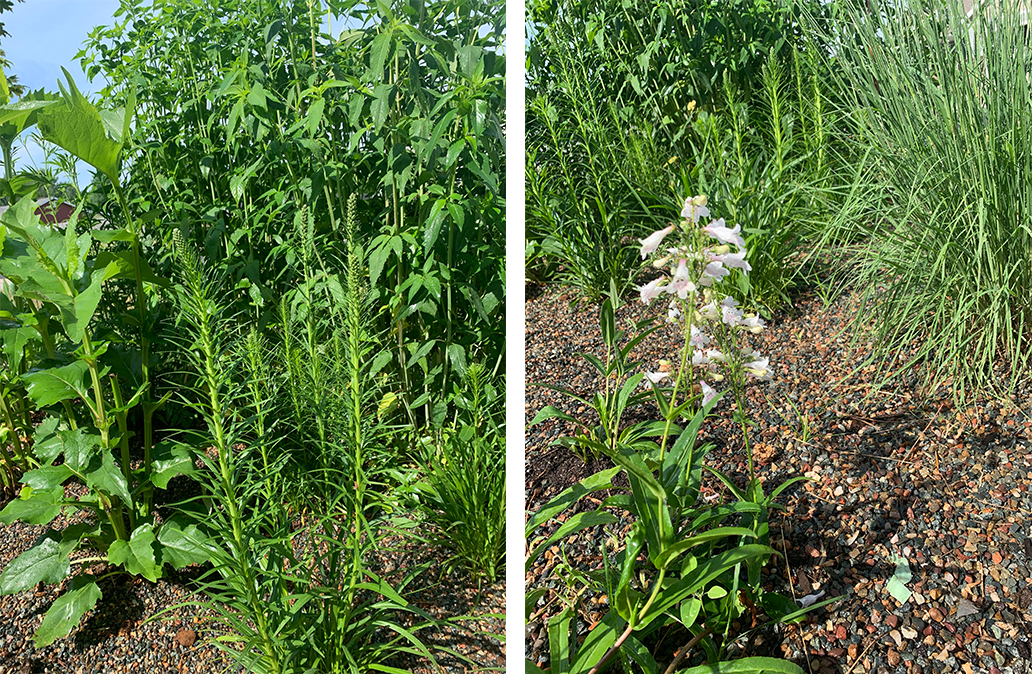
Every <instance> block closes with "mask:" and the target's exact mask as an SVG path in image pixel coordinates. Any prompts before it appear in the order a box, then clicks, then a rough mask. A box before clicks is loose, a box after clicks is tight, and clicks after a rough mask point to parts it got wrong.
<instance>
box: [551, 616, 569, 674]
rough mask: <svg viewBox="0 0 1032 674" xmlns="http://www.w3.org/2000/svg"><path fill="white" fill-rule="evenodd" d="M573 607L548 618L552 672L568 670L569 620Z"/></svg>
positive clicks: (562, 673)
mask: <svg viewBox="0 0 1032 674" xmlns="http://www.w3.org/2000/svg"><path fill="white" fill-rule="evenodd" d="M571 620H573V609H571V608H569V607H567V608H566V609H564V610H563V611H561V612H559V614H558V615H554V616H552V617H551V618H549V619H548V651H549V655H550V657H551V665H552V672H553V674H566V672H568V671H570V621H571Z"/></svg>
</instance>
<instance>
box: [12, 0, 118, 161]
mask: <svg viewBox="0 0 1032 674" xmlns="http://www.w3.org/2000/svg"><path fill="white" fill-rule="evenodd" d="M118 5H119V0H26V1H25V2H22V3H17V4H15V6H14V9H13V10H11V11H10V12H7V13H6V14H3V15H0V21H2V22H3V23H4V24H5V28H6V29H7V32H8V33H10V34H11V36H10V37H7V38H3V40H2V41H0V48H3V50H4V51H5V52H7V59H8V60H9V61H10V62H11V72H12V73H14V74H15V75H17V76H18V81H19V82H20V83H21V84H24V85H25V86H26V87H27V88H28V89H32V90H35V89H39V88H40V87H42V88H44V89H47V90H49V91H57V81H58V80H59V79H60V80H63V79H64V77H63V75H62V74H61V66H64V67H65V68H67V69H68V72H70V73H71V74H72V77H73V78H75V83H76V84H77V85H78V86H79V88H80V89H82V91H84V92H95V91H97V90H99V89H100V88H101V87H103V82H101V81H99V80H98V81H97V82H96V83H95V84H92V85H91V84H90V83H89V82H88V81H87V79H86V75H84V74H83V72H82V69H81V68H80V67H79V61H78V60H77V59H75V54H76V52H78V51H79V49H81V48H82V43H83V42H84V41H85V40H86V34H87V33H89V32H90V30H92V29H93V28H94V27H95V26H99V25H109V24H111V23H112V22H113V21H114V19H113V16H114V13H115V10H116V9H118ZM29 133H30V132H29V131H27V132H26V133H25V134H24V138H28V136H29ZM17 145H21V143H18V144H17ZM27 155H28V156H27ZM28 157H32V158H34V159H35V160H36V161H37V163H38V162H39V161H40V160H41V158H42V153H41V152H40V151H39V149H38V148H35V147H30V148H28V150H27V151H26V149H24V148H20V147H19V149H18V160H17V162H16V165H17V166H19V167H21V166H22V165H24V164H26V163H27V159H28ZM79 179H80V180H81V181H85V180H87V179H88V176H87V175H86V174H85V173H83V172H82V171H80V174H79Z"/></svg>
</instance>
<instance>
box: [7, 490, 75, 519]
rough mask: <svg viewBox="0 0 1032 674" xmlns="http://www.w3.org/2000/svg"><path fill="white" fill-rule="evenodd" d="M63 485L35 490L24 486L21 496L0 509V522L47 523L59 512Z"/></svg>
mask: <svg viewBox="0 0 1032 674" xmlns="http://www.w3.org/2000/svg"><path fill="white" fill-rule="evenodd" d="M63 503H64V487H54V488H53V489H47V490H45V491H35V490H34V489H33V488H32V487H24V488H23V489H22V491H21V498H16V499H14V500H13V501H11V502H10V503H8V504H7V507H6V508H4V509H3V510H0V522H2V523H4V524H10V523H11V522H14V521H15V520H21V521H22V522H25V523H26V524H47V523H48V522H50V521H51V520H52V519H54V518H55V517H57V516H58V515H59V514H60V513H61V508H62V504H63Z"/></svg>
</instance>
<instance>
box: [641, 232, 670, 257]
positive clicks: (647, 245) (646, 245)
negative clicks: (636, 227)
mask: <svg viewBox="0 0 1032 674" xmlns="http://www.w3.org/2000/svg"><path fill="white" fill-rule="evenodd" d="M672 231H674V226H673V225H670V226H669V227H664V228H663V229H661V230H659V231H658V232H653V233H652V234H650V235H648V236H647V237H645V238H644V239H638V241H640V242H641V259H643V260H644V259H645V258H646V257H648V256H649V253H652V252H653V251H655V250H656V249H657V248H659V244H661V243H662V242H663V237H665V236H666V235H667V234H669V233H670V232H672Z"/></svg>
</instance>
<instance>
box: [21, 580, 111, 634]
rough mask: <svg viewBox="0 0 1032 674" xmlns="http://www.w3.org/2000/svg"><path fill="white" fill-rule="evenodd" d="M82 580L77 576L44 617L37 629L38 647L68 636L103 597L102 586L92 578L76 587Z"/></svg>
mask: <svg viewBox="0 0 1032 674" xmlns="http://www.w3.org/2000/svg"><path fill="white" fill-rule="evenodd" d="M81 580H82V579H81V578H76V579H75V582H73V583H72V589H70V590H68V592H65V593H64V594H63V595H61V596H60V597H58V598H57V600H56V601H54V604H53V605H52V606H51V607H50V610H49V611H47V614H46V616H44V618H43V624H42V625H40V626H39V629H38V630H36V635H35V644H36V648H43V647H44V646H49V645H50V644H52V643H54V642H55V641H57V640H58V639H60V638H62V637H66V636H68V634H69V632H71V631H72V629H74V628H75V626H76V625H78V624H79V620H81V619H82V616H83V615H84V614H85V613H86V612H87V611H89V610H90V609H92V608H93V607H94V606H96V605H97V602H98V601H99V600H100V597H101V591H100V587H98V586H97V584H96V583H95V582H93V581H92V580H90V581H86V582H85V584H84V585H81V586H78V587H76V584H77V582H78V581H81Z"/></svg>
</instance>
